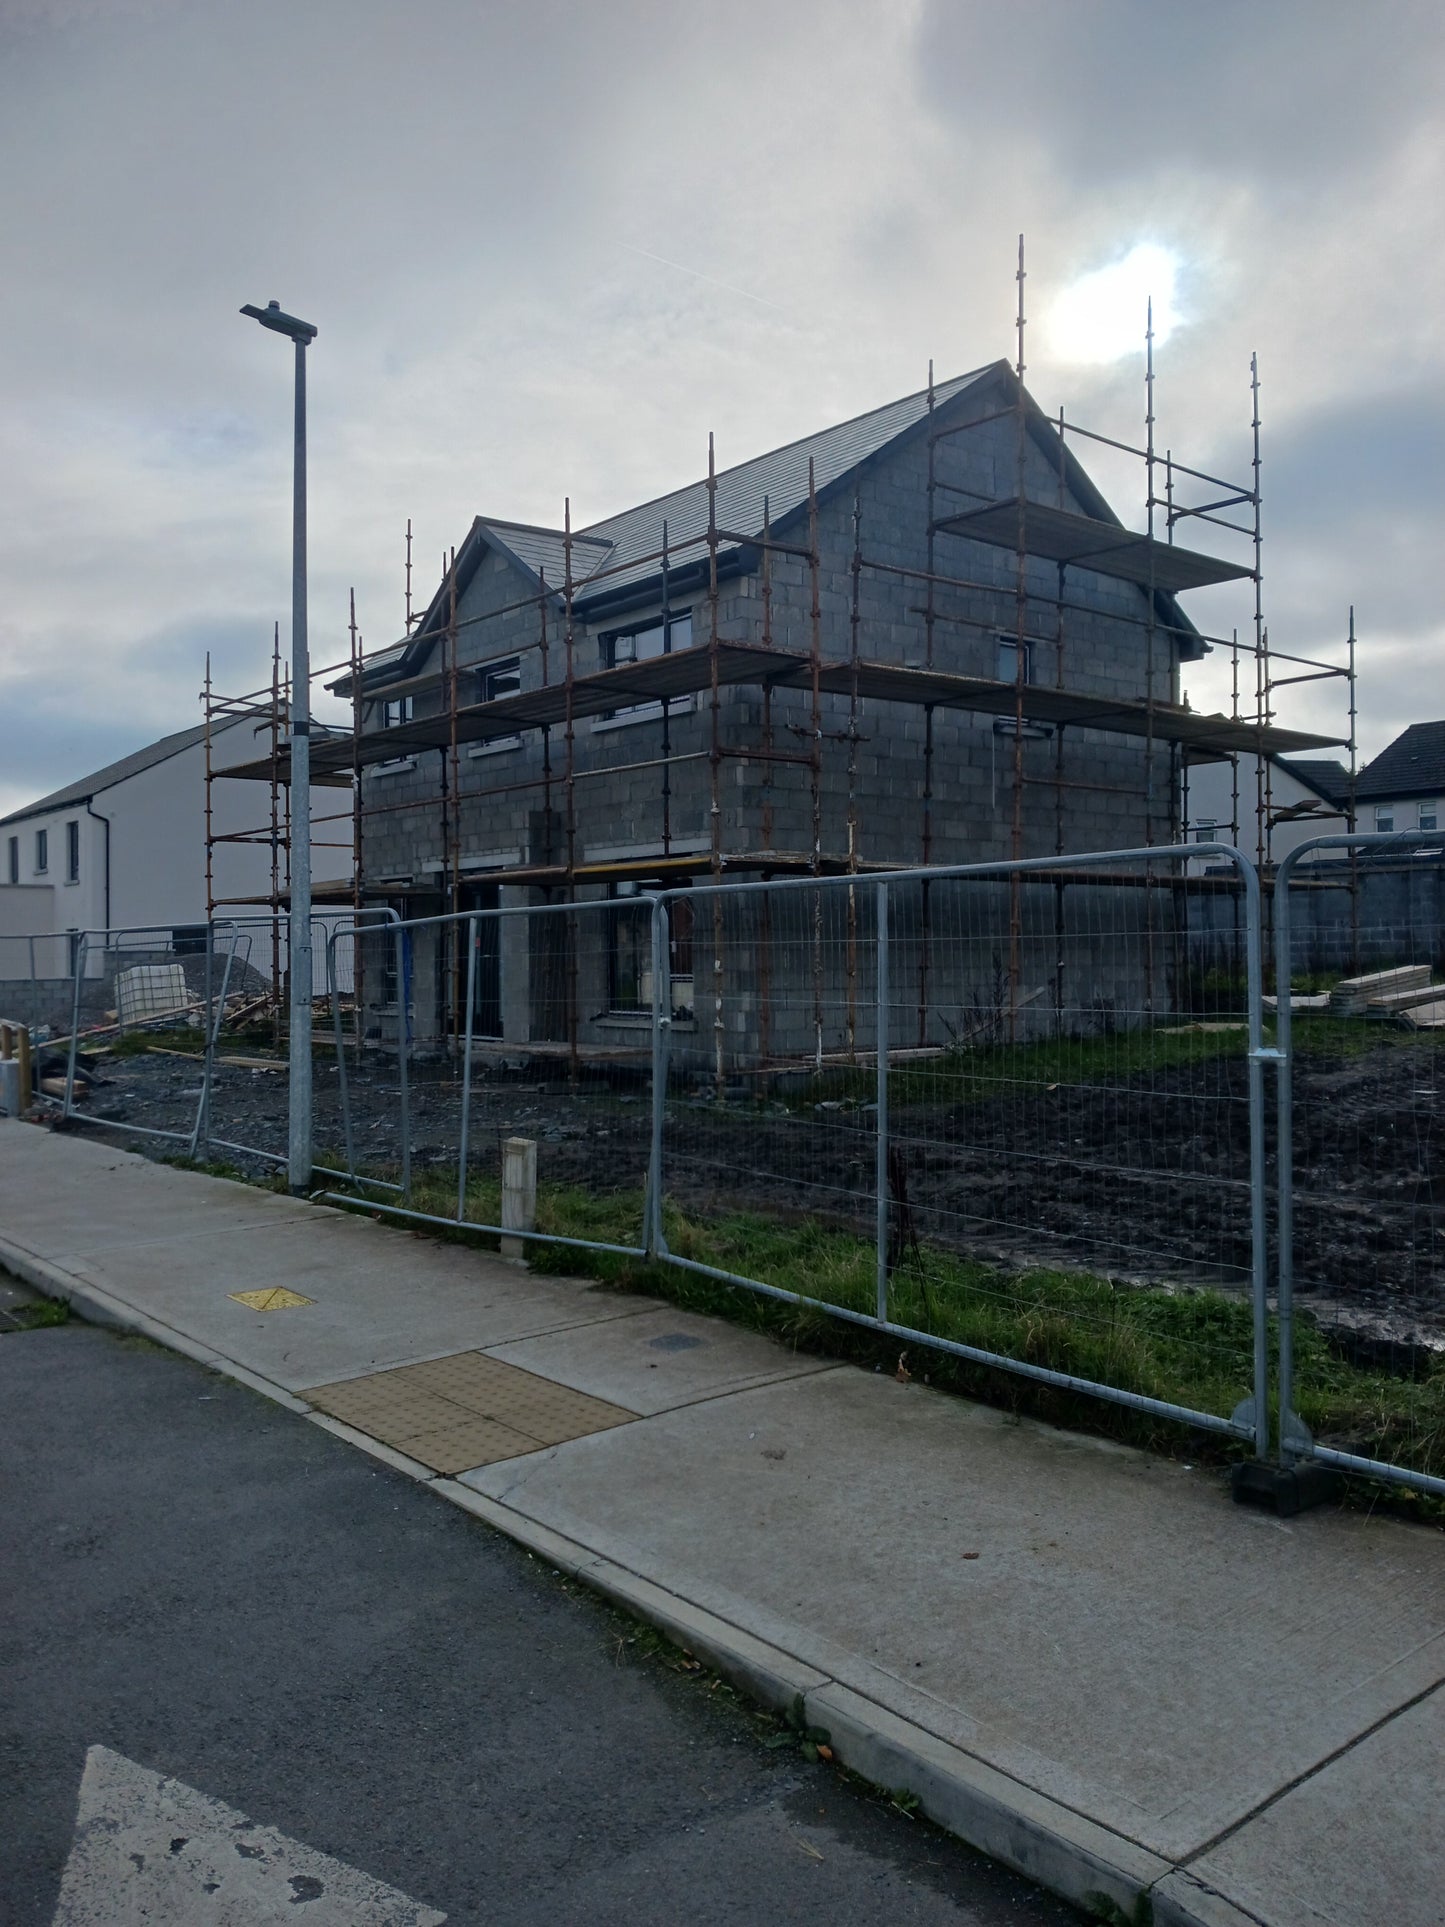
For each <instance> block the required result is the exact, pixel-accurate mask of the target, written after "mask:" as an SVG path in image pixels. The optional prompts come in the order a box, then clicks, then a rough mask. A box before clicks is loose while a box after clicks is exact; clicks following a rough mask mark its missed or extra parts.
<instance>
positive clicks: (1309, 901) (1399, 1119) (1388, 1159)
mask: <svg viewBox="0 0 1445 1927" xmlns="http://www.w3.org/2000/svg"><path fill="white" fill-rule="evenodd" d="M1273 935H1274V945H1275V959H1274V961H1275V1000H1276V1004H1277V1010H1278V1044H1279V1049H1280V1052H1281V1057H1282V1063H1281V1073H1280V1080H1279V1090H1278V1137H1279V1145H1280V1154H1279V1165H1278V1211H1279V1287H1278V1291H1279V1311H1280V1368H1279V1384H1280V1410H1281V1419H1280V1439H1281V1448H1282V1451H1283V1452H1284V1454H1285V1455H1286V1456H1287V1457H1294V1458H1311V1457H1312V1458H1316V1459H1319V1460H1322V1461H1324V1462H1325V1463H1327V1464H1331V1465H1334V1466H1337V1467H1339V1468H1341V1469H1342V1470H1345V1471H1357V1472H1366V1473H1370V1474H1372V1475H1375V1476H1379V1477H1382V1478H1385V1479H1389V1480H1391V1481H1393V1482H1396V1483H1399V1484H1404V1485H1409V1486H1414V1487H1416V1488H1418V1489H1423V1490H1426V1491H1430V1492H1434V1493H1436V1494H1445V1179H1442V1176H1441V1161H1442V1156H1445V1102H1442V1097H1445V847H1442V843H1441V840H1440V839H1439V838H1438V837H1437V836H1433V835H1431V834H1428V833H1427V834H1422V835H1412V836H1359V837H1353V838H1351V837H1324V838H1318V839H1316V840H1315V841H1313V842H1311V843H1307V844H1304V845H1303V846H1301V847H1300V848H1299V849H1297V850H1295V851H1293V852H1291V854H1290V856H1289V858H1288V859H1287V860H1286V861H1285V862H1284V863H1283V864H1282V865H1281V866H1280V870H1279V874H1278V877H1277V879H1276V887H1275V892H1274V932H1273Z"/></svg>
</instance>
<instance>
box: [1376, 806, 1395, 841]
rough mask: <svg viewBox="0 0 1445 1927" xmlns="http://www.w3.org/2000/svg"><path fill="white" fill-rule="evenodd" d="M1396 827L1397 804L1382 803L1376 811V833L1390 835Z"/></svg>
mask: <svg viewBox="0 0 1445 1927" xmlns="http://www.w3.org/2000/svg"><path fill="white" fill-rule="evenodd" d="M1394 827H1395V806H1394V804H1393V803H1384V804H1381V806H1380V808H1379V809H1377V810H1376V811H1375V834H1376V835H1377V836H1388V835H1389V834H1390V833H1391V831H1393V829H1394Z"/></svg>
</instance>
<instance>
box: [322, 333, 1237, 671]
mask: <svg viewBox="0 0 1445 1927" xmlns="http://www.w3.org/2000/svg"><path fill="white" fill-rule="evenodd" d="M987 381H1000V382H1002V383H1004V384H1005V385H1006V386H1007V387H1008V388H1009V392H1010V397H1011V398H1012V396H1013V395H1014V394H1016V392H1017V389H1016V385H1015V384H1016V383H1017V377H1016V376H1015V374H1014V371H1013V369H1012V367H1011V366H1010V364H1009V363H1008V362H1006V361H994V362H990V363H989V364H988V365H987V366H986V367H983V368H975V369H972V370H971V371H970V372H969V373H967V374H964V375H955V376H953V377H952V378H951V379H950V380H948V381H943V382H939V383H937V384H936V385H935V387H934V389H933V406H934V408H935V409H938V408H943V407H946V406H947V405H948V404H949V403H950V402H953V401H955V400H957V398H958V397H959V396H960V395H962V394H963V393H964V392H965V391H966V390H968V389H970V388H974V387H981V386H982V385H983V384H984V383H985V382H987ZM1024 399H1025V407H1026V416H1027V420H1028V423H1029V429H1030V432H1031V434H1032V435H1033V436H1034V438H1035V440H1037V441H1039V442H1040V443H1041V444H1043V445H1044V446H1045V447H1046V450H1047V452H1048V455H1049V459H1050V461H1051V462H1052V461H1054V460H1055V459H1056V458H1057V456H1058V441H1057V434H1058V431H1057V429H1056V427H1055V426H1054V425H1053V424H1052V423H1051V422H1050V420H1049V418H1048V417H1047V416H1046V415H1045V414H1044V413H1043V411H1042V410H1041V409H1040V408H1039V406H1038V404H1037V403H1036V402H1035V401H1033V399H1032V398H1031V397H1030V396H1028V395H1027V394H1026V395H1025V398H1024ZM928 416H929V393H928V390H927V389H926V388H924V389H919V390H918V391H917V392H916V393H914V394H911V395H904V396H902V397H901V398H900V399H899V400H897V401H891V402H887V403H885V404H884V406H883V407H881V408H873V409H870V410H869V411H868V412H867V413H866V414H863V415H855V416H854V417H853V418H852V419H851V420H849V421H846V422H839V423H837V424H835V425H834V426H833V427H831V428H824V429H821V430H819V431H818V432H817V433H816V434H813V435H805V436H804V437H803V438H802V439H801V440H799V441H796V442H789V443H787V444H786V445H785V446H784V447H782V448H775V449H772V450H770V451H769V453H767V454H766V455H758V456H755V457H754V458H753V459H752V460H751V461H747V462H740V463H738V464H737V466H736V467H733V468H727V469H723V470H722V471H721V472H720V473H719V474H718V476H717V478H716V481H717V522H718V527H719V529H720V530H722V531H724V532H725V533H726V534H728V535H731V536H733V537H738V538H742V540H741V541H732V542H725V543H724V544H723V545H722V553H723V555H724V556H725V558H727V559H729V561H730V562H732V563H734V564H735V562H736V559H737V557H738V556H739V555H740V554H741V553H742V552H743V550H744V546H745V543H746V542H747V541H751V540H755V539H756V538H757V537H758V536H760V535H761V534H762V532H763V527H764V519H765V518H764V504H765V503H766V513H767V517H768V519H769V520H770V521H771V523H772V526H773V528H774V529H775V530H776V529H780V528H781V527H783V525H785V524H786V523H788V522H789V521H791V520H795V519H796V518H798V517H799V516H800V515H801V514H803V513H804V512H805V511H806V508H807V503H808V466H809V463H810V462H811V464H812V469H813V484H814V487H815V489H816V491H817V493H818V494H819V495H820V496H822V495H825V494H826V493H827V492H828V491H829V490H830V489H831V488H834V487H837V486H841V485H843V484H844V483H846V480H847V478H848V477H849V476H850V475H851V474H852V473H853V471H854V470H855V469H857V468H858V467H859V466H860V465H861V464H862V463H864V462H866V461H868V460H870V459H871V458H872V457H873V456H876V455H878V454H880V453H881V452H882V451H883V450H884V449H885V448H887V447H888V446H889V445H890V444H891V443H894V442H896V441H898V440H899V438H900V437H902V436H904V435H907V434H909V433H910V432H916V431H919V430H921V428H922V426H923V425H924V423H926V421H927V420H928ZM1063 461H1064V466H1065V469H1066V472H1067V476H1068V484H1069V487H1070V489H1071V491H1072V492H1073V494H1074V495H1075V497H1076V499H1077V500H1078V501H1079V502H1080V503H1081V504H1082V506H1083V508H1084V511H1085V513H1086V514H1087V515H1089V516H1092V517H1093V518H1095V519H1096V520H1099V521H1104V522H1108V523H1110V524H1111V525H1113V526H1115V527H1119V526H1122V525H1121V524H1120V523H1119V518H1118V517H1117V516H1116V515H1115V514H1114V511H1113V510H1112V509H1111V508H1110V506H1109V504H1108V502H1107V501H1106V500H1105V499H1104V497H1103V495H1102V494H1101V493H1100V491H1099V489H1098V488H1097V487H1096V486H1095V484H1094V482H1093V481H1092V479H1091V478H1090V476H1089V475H1088V473H1087V472H1086V470H1085V469H1084V468H1083V467H1082V465H1081V464H1080V463H1079V462H1078V460H1077V458H1076V457H1075V456H1074V455H1073V453H1072V451H1071V450H1068V449H1066V450H1065V451H1064V455H1063ZM664 522H665V523H666V524H667V538H668V546H669V549H670V550H672V551H674V552H675V558H676V559H675V561H674V564H673V566H674V568H675V569H676V570H677V571H678V573H679V575H681V572H682V571H683V570H684V569H687V568H691V569H697V568H698V567H699V566H700V562H701V555H702V551H701V549H700V546H699V543H698V537H699V536H701V535H703V534H705V533H706V530H707V526H708V486H707V481H706V479H705V478H704V479H702V480H699V481H696V482H690V483H688V484H687V486H686V487H684V488H679V489H673V490H672V491H671V492H670V493H668V494H666V495H659V496H656V497H654V498H653V500H651V501H650V502H642V503H640V504H639V505H638V506H637V507H636V508H630V509H624V510H623V511H622V512H621V513H620V514H617V515H612V516H607V517H604V519H603V520H602V521H600V522H592V523H589V524H588V525H587V526H586V527H584V528H581V529H574V530H573V532H572V553H571V567H572V580H573V583H574V594H575V599H576V602H577V605H578V606H579V608H590V609H591V612H592V613H593V614H594V615H595V614H596V613H599V612H600V607H601V605H603V603H604V599H605V600H606V601H607V602H609V603H610V602H611V600H612V599H613V597H614V596H615V597H617V598H618V599H619V600H628V601H630V602H635V601H636V599H637V592H638V590H639V589H640V588H641V585H643V584H646V583H651V582H653V581H655V580H656V579H657V578H658V577H659V576H660V574H661V569H660V566H659V562H658V551H659V549H660V547H661V544H662V527H663V523H664ZM489 551H491V552H494V553H500V554H502V555H504V556H505V557H507V559H508V560H509V561H511V562H512V563H513V564H514V566H516V567H517V568H519V569H520V570H521V572H522V573H523V574H524V575H525V576H528V577H529V578H530V579H531V580H532V582H533V583H534V584H535V583H540V581H541V579H542V577H543V576H544V575H545V577H546V581H547V586H548V588H549V589H553V590H556V589H559V588H560V587H561V585H562V582H563V580H564V576H565V572H566V561H567V558H566V537H565V535H564V533H563V531H562V530H560V529H548V528H539V527H536V526H535V525H532V524H529V523H521V522H509V521H505V520H502V519H500V518H496V517H490V516H478V517H477V519H476V520H475V521H474V522H473V523H472V526H471V528H470V530H469V531H468V533H467V538H466V540H465V542H464V543H463V544H462V546H461V548H460V549H459V550H458V552H457V558H456V566H455V592H456V594H457V595H458V596H460V595H462V594H463V593H464V592H465V590H466V588H467V585H468V584H469V583H470V581H471V579H472V577H473V575H474V574H475V573H476V570H477V568H478V566H479V565H480V563H481V561H482V558H483V556H484V555H485V554H487V553H488V552H489ZM452 586H453V585H452V583H451V582H449V581H444V582H443V583H442V584H441V586H440V587H439V588H438V590H437V593H436V594H435V595H434V596H433V598H432V601H431V603H430V605H429V607H428V609H427V611H426V614H425V615H424V616H423V617H422V619H421V621H420V622H419V623H418V625H417V627H416V629H415V631H414V633H413V634H412V636H411V639H410V641H409V642H408V643H406V644H405V645H403V646H401V647H400V648H399V650H387V651H385V652H384V653H383V654H381V655H379V656H376V657H373V658H371V659H370V660H369V661H368V663H367V666H366V671H365V679H366V682H367V683H368V684H369V685H371V686H374V687H380V686H381V685H382V684H384V683H387V682H391V681H397V680H404V679H405V678H406V677H408V676H409V675H411V674H412V673H413V672H414V671H415V670H417V669H418V668H419V667H420V665H421V663H422V660H423V658H424V657H425V655H426V653H427V650H428V649H429V647H430V646H431V644H432V643H433V642H434V640H435V638H436V635H437V633H438V631H439V630H440V629H441V628H442V627H443V626H444V623H445V619H446V609H447V604H448V601H449V598H450V595H451V593H452ZM1156 601H1157V604H1158V607H1159V610H1160V613H1161V615H1162V616H1163V618H1164V620H1165V622H1166V623H1167V624H1168V625H1169V626H1170V627H1171V628H1172V629H1173V630H1174V631H1175V632H1176V633H1177V634H1178V636H1179V639H1180V644H1181V653H1182V654H1184V655H1185V656H1186V657H1190V658H1197V657H1198V656H1200V655H1203V653H1204V651H1205V644H1204V642H1203V641H1202V639H1199V640H1195V638H1196V635H1197V632H1196V631H1195V629H1194V625H1193V624H1192V623H1191V622H1190V620H1189V618H1188V617H1187V616H1186V615H1185V614H1184V612H1183V611H1182V610H1181V609H1180V607H1179V605H1178V603H1177V602H1175V600H1174V599H1173V597H1172V596H1169V595H1166V594H1165V593H1164V592H1163V591H1162V590H1160V591H1156ZM328 686H329V687H330V688H331V689H333V690H335V691H336V692H337V693H338V694H342V695H348V694H349V693H350V689H351V680H350V676H349V675H347V676H344V677H343V678H342V679H341V680H340V681H339V682H336V683H332V684H330V685H328Z"/></svg>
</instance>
